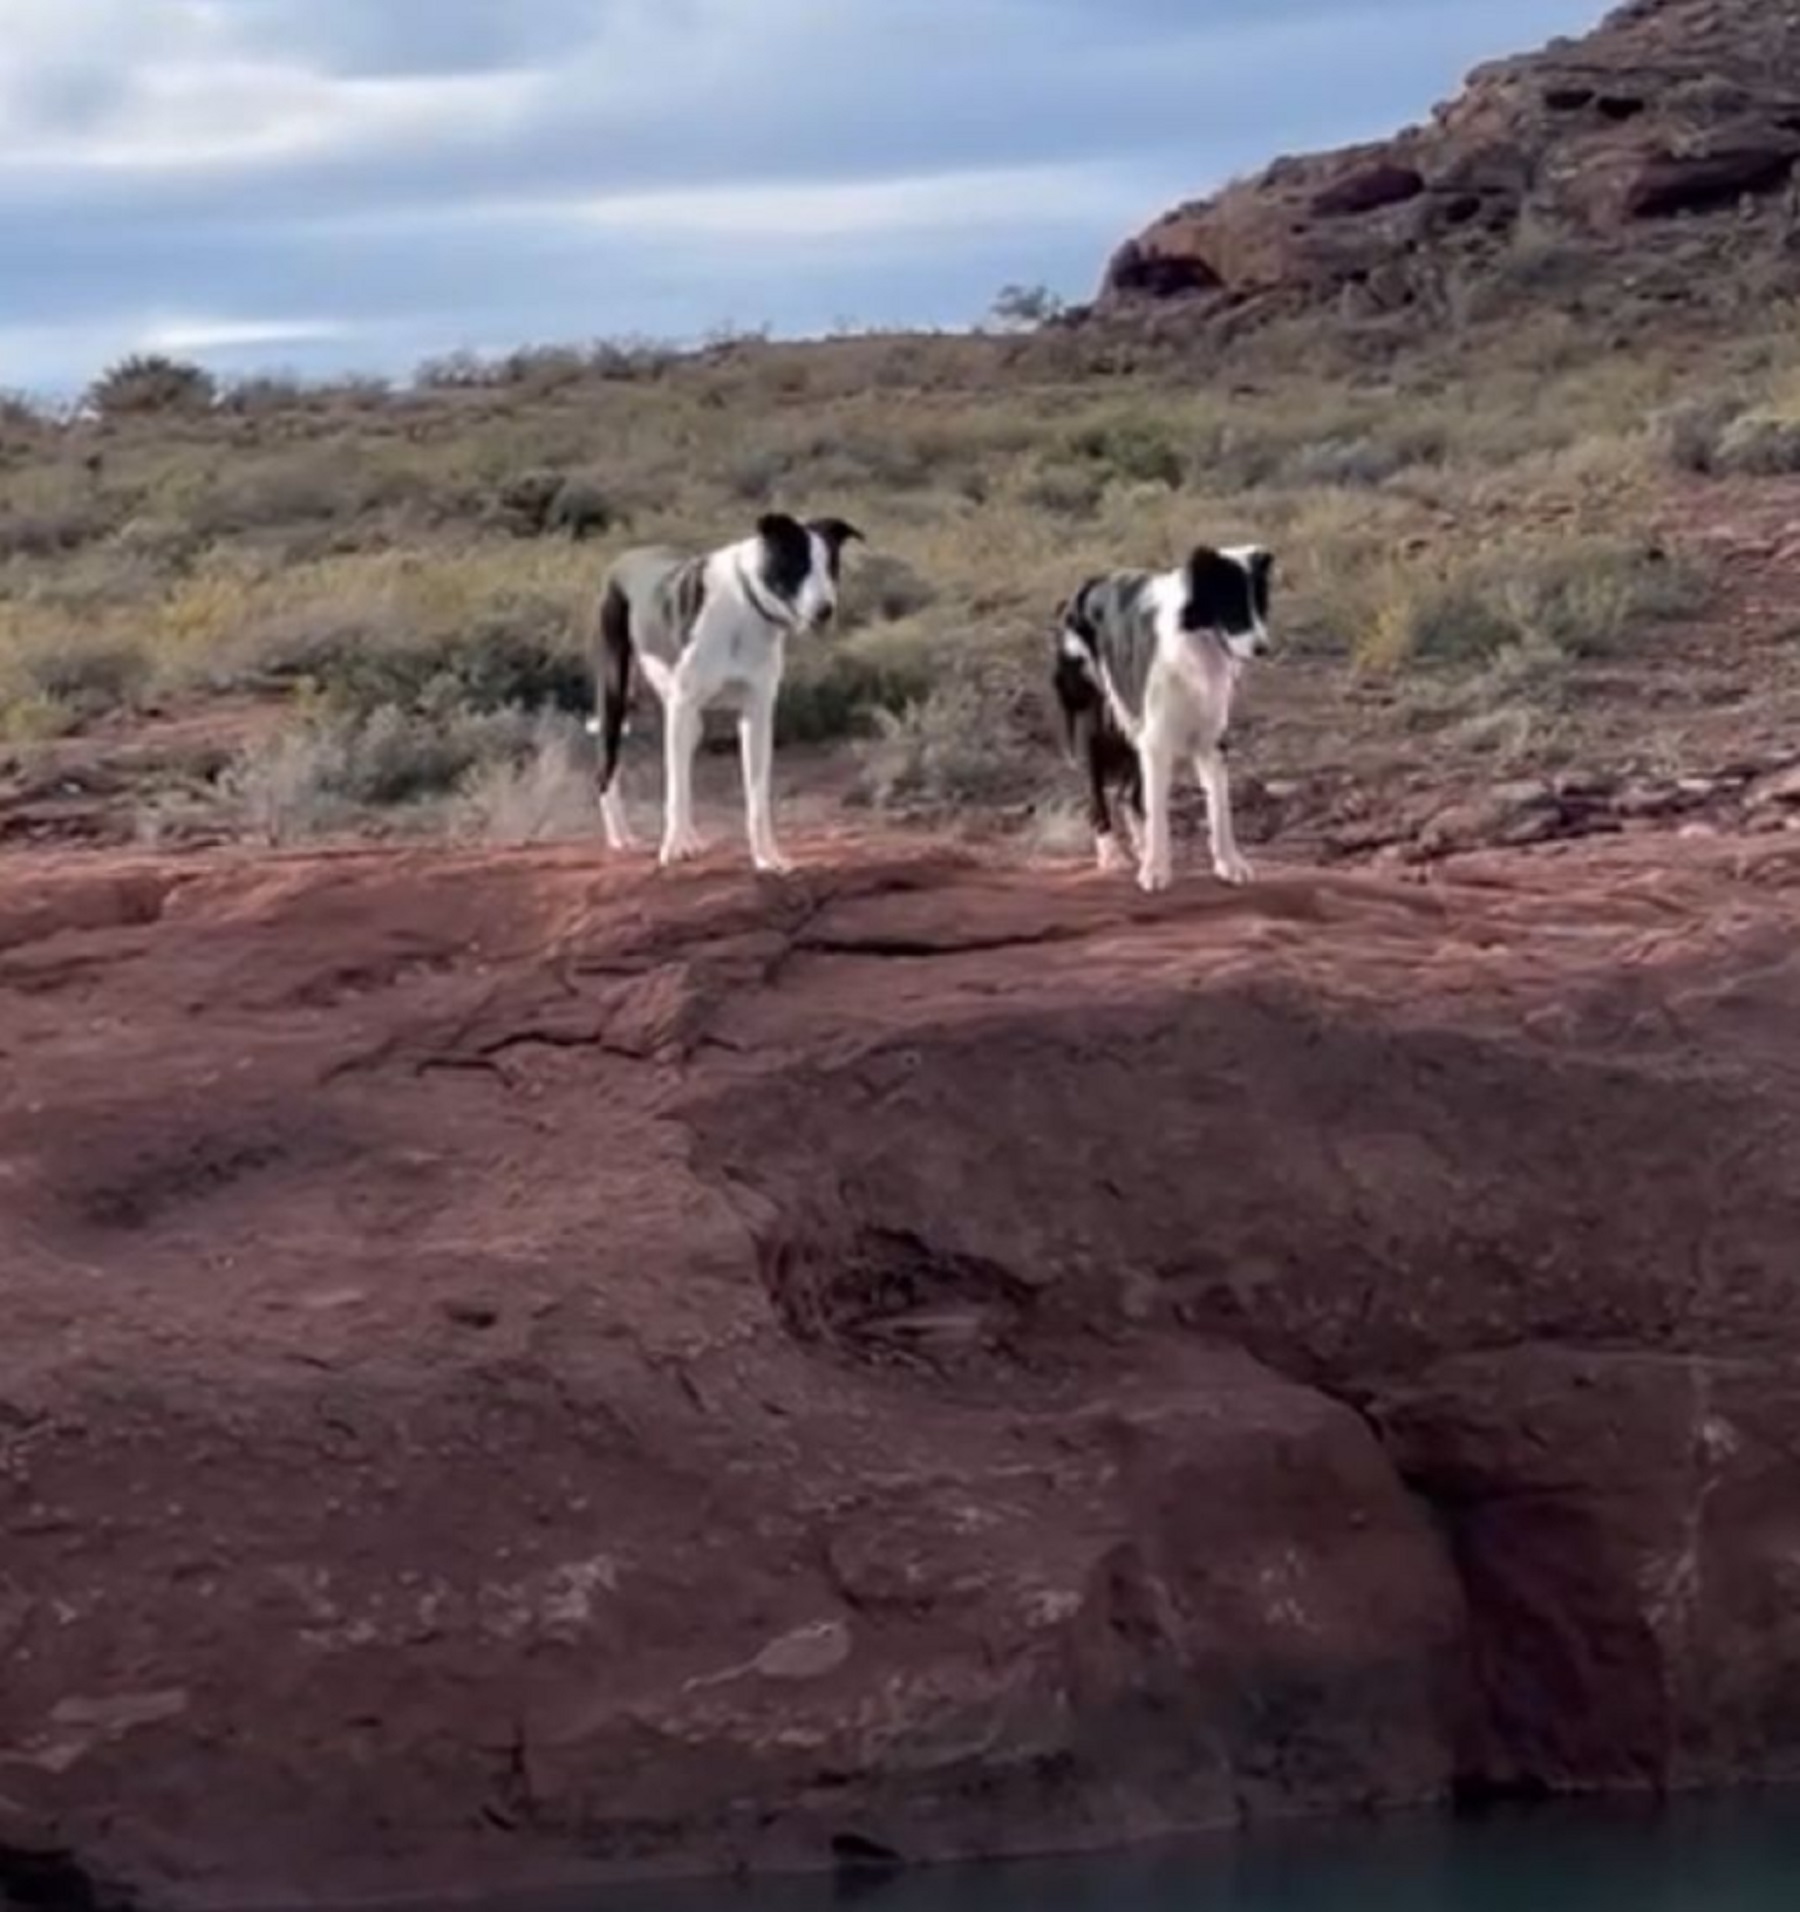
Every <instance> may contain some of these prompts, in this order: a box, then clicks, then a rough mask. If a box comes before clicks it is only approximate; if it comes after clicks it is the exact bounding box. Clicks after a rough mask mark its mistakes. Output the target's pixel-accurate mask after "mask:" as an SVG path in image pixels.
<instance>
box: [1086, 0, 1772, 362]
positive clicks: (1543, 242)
mask: <svg viewBox="0 0 1800 1912" xmlns="http://www.w3.org/2000/svg"><path fill="white" fill-rule="evenodd" d="M1797 160H1800V7H1796V6H1794V5H1793V4H1792V0H1633V4H1630V5H1627V6H1622V7H1619V8H1617V9H1616V10H1615V11H1614V12H1613V13H1611V14H1610V15H1608V17H1607V18H1606V20H1605V21H1604V22H1603V23H1602V24H1601V25H1600V27H1598V28H1597V29H1596V30H1595V31H1594V32H1593V33H1591V34H1588V35H1586V36H1584V37H1583V38H1580V39H1576V40H1566V39H1565V40H1560V41H1557V42H1555V43H1553V44H1552V45H1551V46H1549V47H1548V48H1546V49H1544V50H1543V51H1542V52H1538V53H1533V54H1527V55H1523V56H1521V57H1519V58H1516V59H1508V60H1502V61H1498V62H1495V63H1493V64H1490V65H1488V66H1485V67H1483V68H1481V69H1479V70H1478V71H1477V72H1476V73H1474V74H1473V75H1472V76H1471V77H1470V80H1469V82H1468V84H1467V86H1466V88H1465V89H1464V90H1463V92H1462V93H1461V94H1460V95H1458V96H1457V97H1456V98H1455V99H1453V100H1451V101H1449V102H1447V103H1446V104H1444V105H1442V106H1440V107H1439V108H1438V109H1437V110H1436V112H1435V113H1434V114H1433V115H1432V117H1431V119H1430V120H1429V121H1428V122H1427V123H1426V124H1424V125H1420V126H1413V127H1408V128H1407V129H1405V130H1404V131H1402V132H1400V133H1397V134H1396V135H1395V136H1394V137H1393V138H1391V139H1387V140H1382V141H1377V142H1374V143H1371V144H1367V145H1362V146H1357V147H1352V148H1348V149H1345V150H1342V151H1338V152H1331V153H1322V154H1311V155H1307V156H1305V157H1298V158H1283V159H1278V160H1276V161H1274V162H1273V163H1272V164H1271V165H1270V166H1269V167H1268V168H1267V169H1266V170H1265V171H1264V172H1262V173H1260V174H1258V175H1257V176H1256V177H1255V178H1253V179H1250V180H1246V181H1244V182H1242V183H1240V184H1237V185H1234V186H1232V187H1230V188H1228V189H1227V190H1226V191H1225V192H1223V193H1221V194H1219V195H1218V196H1217V197H1216V198H1212V199H1208V200H1201V201H1196V202H1194V203H1193V204H1190V205H1185V206H1181V207H1178V208H1176V209H1175V210H1174V211H1172V212H1170V213H1168V214H1167V215H1166V216H1165V217H1163V218H1162V219H1159V220H1158V221H1156V222H1155V223H1154V224H1153V225H1151V226H1150V227H1149V228H1148V229H1147V230H1146V231H1145V232H1143V233H1141V234H1139V235H1138V236H1136V237H1135V238H1133V239H1131V240H1128V241H1127V242H1126V243H1125V244H1124V245H1123V246H1122V247H1121V248H1120V249H1119V251H1118V253H1117V254H1116V255H1115V256H1114V258H1113V259H1112V261H1111V263H1110V265H1109V267H1108V269H1107V273H1106V278H1105V283H1104V287H1103V290H1102V295H1101V302H1102V306H1103V308H1106V309H1110V310H1114V311H1130V310H1133V309H1142V308H1144V307H1145V306H1147V305H1154V304H1156V303H1158V302H1163V301H1168V300H1171V299H1175V300H1181V301H1186V302H1189V303H1196V302H1197V303H1199V304H1201V305H1211V306H1215V307H1219V308H1240V307H1244V306H1248V307H1250V308H1251V309H1252V310H1253V311H1260V312H1265V313H1266V312H1268V311H1270V310H1280V309H1291V308H1293V307H1296V306H1304V305H1307V304H1318V303H1321V302H1332V303H1334V304H1335V305H1336V307H1337V309H1339V310H1340V311H1342V312H1343V313H1346V314H1350V315H1356V314H1377V313H1383V312H1387V313H1393V312H1403V311H1407V310H1416V311H1422V312H1424V313H1427V314H1431V315H1434V316H1436V317H1439V318H1443V317H1448V316H1453V315H1457V314H1462V313H1468V312H1471V311H1474V312H1489V313H1492V312H1497V311H1500V310H1505V309H1511V310H1515V311H1516V310H1519V309H1521V308H1523V307H1526V306H1532V307H1536V308H1539V309H1541V308H1542V306H1543V305H1544V304H1545V303H1546V302H1551V301H1554V302H1557V303H1561V304H1563V305H1565V306H1566V307H1568V308H1569V309H1571V310H1574V311H1578V312H1585V313H1587V314H1589V315H1591V317H1592V320H1593V323H1594V324H1595V325H1596V326H1597V327H1600V328H1612V327H1615V326H1619V325H1621V324H1623V325H1624V327H1625V329H1626V333H1627V335H1629V334H1630V332H1631V331H1632V329H1633V327H1634V325H1636V324H1641V323H1644V322H1645V321H1646V320H1651V321H1654V319H1655V318H1657V317H1658V316H1662V317H1664V318H1666V314H1667V311H1668V309H1669V308H1681V307H1688V308H1693V309H1696V310H1712V311H1714V312H1718V313H1721V314H1728V313H1729V311H1730V307H1731V305H1732V303H1733V302H1735V301H1741V300H1744V299H1768V298H1770V297H1776V296H1781V295H1783V294H1785V293H1789V292H1791V291H1792V290H1793V289H1794V286H1795V283H1796V269H1797V267H1800V192H1797V191H1796V180H1795V162H1796V161H1797Z"/></svg>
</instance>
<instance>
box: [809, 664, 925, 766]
mask: <svg viewBox="0 0 1800 1912" xmlns="http://www.w3.org/2000/svg"><path fill="white" fill-rule="evenodd" d="M929 681H930V666H929V663H928V661H927V659H926V656H925V655H924V653H923V651H922V650H909V649H907V648H904V647H894V648H890V649H881V648H869V649H864V648H861V647H858V646H855V645H852V644H842V645H836V646H833V647H832V648H831V649H830V650H828V651H825V652H824V653H823V654H821V655H815V656H813V657H806V658H801V659H798V660H796V661H794V662H792V663H791V664H790V666H789V669H788V671H787V674H786V676H785V677H784V678H783V680H782V685H781V701H780V703H779V704H778V705H777V706H776V712H775V733H776V737H777V738H778V740H779V741H780V742H782V743H784V744H822V743H836V742H839V741H840V740H842V739H843V738H846V737H863V736H867V735H868V734H869V733H870V732H871V731H872V730H874V729H875V727H876V725H877V724H878V723H879V721H880V719H881V718H882V716H883V715H888V714H891V713H893V712H895V711H898V710H902V709H904V708H905V707H906V706H907V704H908V703H909V702H911V701H912V700H913V699H915V698H917V697H918V696H920V695H921V694H922V692H923V690H924V688H925V686H926V685H927V684H928V683H929Z"/></svg>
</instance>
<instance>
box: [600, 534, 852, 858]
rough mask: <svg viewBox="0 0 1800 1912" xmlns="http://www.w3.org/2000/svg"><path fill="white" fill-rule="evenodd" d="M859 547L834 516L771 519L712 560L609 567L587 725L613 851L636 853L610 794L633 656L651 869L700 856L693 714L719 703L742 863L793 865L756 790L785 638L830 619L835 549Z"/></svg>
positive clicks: (655, 557) (672, 554)
mask: <svg viewBox="0 0 1800 1912" xmlns="http://www.w3.org/2000/svg"><path fill="white" fill-rule="evenodd" d="M861 537H862V533H861V532H860V531H858V530H857V528H856V527H855V526H854V525H852V524H846V523H845V522H844V520H843V519H842V518H815V519H813V520H812V521H811V522H810V523H807V524H802V523H801V522H800V521H799V520H798V519H796V518H790V517H788V516H787V515H786V514H785V513H780V512H773V513H770V514H769V515H767V516H766V517H764V518H763V519H762V520H761V521H760V522H759V523H758V525H757V527H756V532H755V535H754V536H752V537H749V538H745V539H743V540H742V541H741V542H740V543H737V544H729V545H726V546H725V547H724V548H723V549H722V550H717V551H711V552H707V553H705V554H704V555H700V556H686V555H683V554H682V553H681V552H679V551H672V550H669V549H667V548H666V547H661V546H639V547H638V548H637V549H635V550H632V551H627V552H626V553H625V554H624V555H623V556H622V557H620V558H619V559H618V561H617V562H616V563H615V564H614V565H613V567H612V569H611V571H610V572H609V573H608V574H607V579H606V586H605V589H604V591H603V592H602V594H601V599H600V624H599V633H598V638H597V644H596V651H597V654H596V656H595V659H594V682H595V693H596V694H595V700H594V701H595V714H594V718H593V720H592V722H591V723H590V724H589V725H588V728H589V730H591V731H592V732H593V733H594V734H595V735H596V736H597V737H598V738H599V739H600V810H601V816H602V818H603V819H604V821H605V825H606V840H607V842H608V843H609V844H610V845H611V846H612V848H613V849H615V850H628V849H632V848H634V847H635V845H634V843H633V841H632V837H631V832H630V830H629V829H628V827H627V825H626V822H625V808H624V805H623V803H622V802H621V801H620V798H619V791H618V783H617V779H618V771H619V745H620V742H621V740H622V739H623V737H624V735H625V715H626V709H627V706H628V704H629V702H630V699H631V671H632V663H633V660H634V659H635V660H636V663H637V665H638V668H639V669H640V670H641V671H642V672H643V675H644V676H645V678H646V679H648V681H649V684H650V688H651V689H652V690H653V691H655V692H656V694H657V696H658V697H659V698H660V699H661V700H662V706H663V758H664V766H663V767H664V789H663V838H662V851H661V858H660V860H661V862H662V863H663V865H664V866H665V867H666V866H667V865H669V864H671V863H677V862H680V861H681V860H682V859H683V858H684V857H690V856H695V855H697V854H698V853H699V851H700V849H701V847H702V846H701V842H700V838H699V836H698V834H697V833H696V831H695V829H694V801H693V766H694V752H695V750H696V749H697V748H698V746H699V743H700V726H701V713H702V712H703V711H705V710H707V709H708V708H710V707H712V706H714V705H723V706H726V707H728V708H731V709H735V710H736V711H737V713H738V748H739V752H740V755H741V756H742V759H743V773H744V814H745V821H746V824H747V825H748V831H749V838H750V857H751V861H752V862H753V863H754V864H755V865H756V867H757V868H758V869H759V870H766V871H770V872H773V873H777V874H779V873H781V872H784V871H786V870H789V869H791V868H792V867H793V866H792V865H791V864H790V863H789V862H788V860H787V859H786V858H785V857H784V856H783V855H782V854H781V852H780V850H779V849H778V848H777V847H776V844H775V823H774V817H773V814H772V807H771V797H770V789H769V785H770V775H771V768H772V761H773V757H774V749H775V698H776V693H777V692H778V691H779V690H780V688H781V672H782V667H783V663H784V660H785V651H786V646H787V640H788V637H789V636H790V634H792V633H793V632H795V631H819V630H823V629H824V628H825V627H826V626H827V625H828V624H829V623H830V622H831V620H832V618H833V617H834V616H835V614H836V611H837V587H838V571H839V566H840V561H841V559H842V557H843V550H844V546H845V545H846V544H848V543H849V542H850V541H851V540H852V539H853V538H861Z"/></svg>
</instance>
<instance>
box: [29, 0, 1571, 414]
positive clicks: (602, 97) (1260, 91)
mask: <svg viewBox="0 0 1800 1912" xmlns="http://www.w3.org/2000/svg"><path fill="white" fill-rule="evenodd" d="M1601 10H1602V7H1601V4H1600V0H0V388H14V389H20V388H22V389H31V390H39V391H47V390H48V391H53V390H66V389H68V388H69V387H70V386H72V385H76V384H79V383H80V382H82V381H84V380H85V379H86V378H87V377H88V376H89V375H91V374H92V373H93V371H95V370H96V369H97V368H98V367H99V366H100V365H101V364H103V363H104V362H106V361H107V360H109V359H110V358H112V357H114V356H116V355H117V354H119V353H121V352H123V351H125V350H128V349H132V348H135V347H151V348H161V349H166V350H171V351H176V352H180V353H183V354H187V355H191V356H194V357H198V358H202V359H205V360H206V361H207V362H209V363H211V364H213V365H215V366H217V367H219V368H220V369H222V370H228V371H234V370H242V369H247V368H250V367H259V368H263V367H266V368H281V369H290V370H296V371H300V372H304V373H324V372H328V371H333V370H337V369H342V368H346V367H349V368H355V369H367V370H379V371H390V372H392V371H402V370H405V369H408V368H410V367H411V366H412V365H413V364H415V363H416V362H417V361H418V360H419V359H420V358H421V357H423V356H426V355H428V354H434V353H439V352H444V351H448V350H451V349H454V348H457V347H472V348H475V349H477V350H489V349H503V348H506V347H509V346H512V345H516V344H520V343H526V342H548V341H559V340H571V339H586V338H593V337H597V336H602V335H623V334H634V335H651V336H655V337H659V338H675V339H683V340H686V339H692V338H695V337H698V336H700V335H702V334H704V333H706V332H707V331H710V330H712V329H715V328H718V327H721V326H726V325H739V326H754V325H764V324H766V325H769V326H772V327H773V328H774V329H775V330H777V331H780V332H788V333H804V332H816V331H822V330H826V329H829V328H831V327H833V326H836V325H840V324H855V325H861V324H875V323H897V324H963V323H967V322H970V321H973V320H975V319H978V318H979V317H980V316H981V314H982V313H983V312H984V311H985V309H986V307H987V305H988V304H989V302H990V300H991V299H992V297H993V294H994V293H995V291H996V290H997V289H998V288H999V287H1000V286H1001V285H1002V284H1004V283H1006V282H1009V281H1014V282H1022V283H1027V284H1038V283H1043V284H1048V285H1050V286H1052V287H1054V288H1055V289H1057V290H1058V291H1060V292H1062V293H1064V294H1065V295H1068V296H1072V297H1078V298H1079V297H1085V296H1087V294H1088V293H1089V292H1090V291H1091V290H1092V287H1093V284H1094V281H1095V279H1096V276H1097V274H1098V272H1099V269H1100V266H1101V263H1102V261H1103V259H1104V257H1105V255H1106V253H1107V251H1108V250H1109V248H1110V247H1111V245H1112V244H1113V243H1114V242H1115V241H1116V240H1118V239H1119V238H1122V237H1123V236H1124V235H1125V233H1126V232H1128V231H1130V230H1131V229H1133V228H1134V227H1135V226H1137V225H1138V224H1140V223H1142V222H1143V221H1144V220H1145V219H1146V218H1148V217H1150V216H1152V215H1153V214H1155V213H1156V212H1159V211H1161V210H1162V209H1163V207H1164V206H1165V205H1167V204H1168V203H1170V202H1172V201H1173V200H1176V199H1178V198H1184V197H1191V196H1193V195H1194V194H1196V193H1198V192H1200V191H1203V190H1204V189H1206V188H1207V187H1209V186H1210V185H1213V184H1215V183H1217V182H1218V181H1220V180H1221V179H1223V178H1225V177H1227V176H1229V175H1231V174H1233V173H1235V172H1239V171H1244V170H1248V169H1250V168H1253V167H1254V166H1256V165H1259V164H1260V163H1262V162H1263V161H1264V160H1266V159H1268V158H1270V157H1272V156H1273V155H1274V154H1275V153H1277V152H1281V151H1296V150H1304V149H1306V148H1308V147H1312V146H1316V145H1320V144H1324V143H1330V142H1336V141H1339V140H1344V139H1349V138H1355V137H1358V136H1361V135H1365V134H1373V133H1379V132H1383V131H1386V130H1388V129H1389V128H1391V127H1392V126H1394V125H1396V124H1398V123H1400V122H1403V121H1405V120H1407V119H1409V118H1415V117H1417V116H1419V115H1420V114H1422V113H1423V111H1424V110H1425V108H1426V107H1427V106H1428V105H1429V104H1430V102H1431V101H1432V100H1434V99H1436V98H1438V97H1441V96H1442V95H1443V94H1444V93H1446V92H1447V91H1449V90H1451V89H1452V88H1453V87H1454V84H1455V82H1456V81H1457V80H1458V79H1459V78H1460V76H1461V75H1462V73H1463V72H1464V71H1465V70H1466V69H1467V68H1468V66H1469V65H1471V64H1472V63H1473V62H1474V61H1475V60H1477V59H1479V58H1482V57H1485V56H1487V55H1489V54H1493V53H1499V52H1506V51H1511V50H1514V49H1516V48H1520V47H1522V46H1526V45H1531V44H1534V43H1536V42H1537V41H1540V40H1542V39H1545V38H1548V37H1549V36H1550V35H1552V34H1554V33H1557V32H1564V31H1573V30H1578V29H1580V28H1582V27H1585V26H1587V25H1588V24H1590V23H1591V22H1592V20H1593V19H1594V18H1595V17H1597V15H1598V14H1599V13H1600V11H1601Z"/></svg>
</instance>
